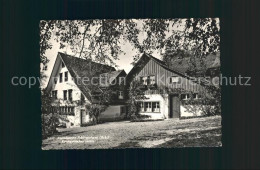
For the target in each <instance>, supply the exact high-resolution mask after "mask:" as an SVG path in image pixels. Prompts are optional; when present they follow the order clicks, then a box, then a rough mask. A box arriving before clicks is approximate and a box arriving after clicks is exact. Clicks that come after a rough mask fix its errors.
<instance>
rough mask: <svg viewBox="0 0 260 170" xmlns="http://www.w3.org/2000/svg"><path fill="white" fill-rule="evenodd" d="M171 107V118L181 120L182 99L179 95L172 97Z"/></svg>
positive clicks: (170, 99) (170, 100) (170, 98)
mask: <svg viewBox="0 0 260 170" xmlns="http://www.w3.org/2000/svg"><path fill="white" fill-rule="evenodd" d="M169 106H170V112H169V118H180V98H179V95H178V94H173V95H170V97H169Z"/></svg>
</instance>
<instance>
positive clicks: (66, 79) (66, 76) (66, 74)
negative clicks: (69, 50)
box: [64, 71, 68, 81]
mask: <svg viewBox="0 0 260 170" xmlns="http://www.w3.org/2000/svg"><path fill="white" fill-rule="evenodd" d="M64 74H65V75H64V76H65V78H64V81H68V72H67V71H66V72H65V73H64Z"/></svg>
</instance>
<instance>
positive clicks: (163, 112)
mask: <svg viewBox="0 0 260 170" xmlns="http://www.w3.org/2000/svg"><path fill="white" fill-rule="evenodd" d="M145 97H146V98H147V99H145V100H139V101H144V102H145V101H147V102H148V101H149V102H158V101H159V102H160V113H153V112H141V113H140V114H141V115H148V116H151V117H150V118H151V119H167V118H168V116H169V107H168V103H169V100H168V94H163V95H161V94H152V95H145Z"/></svg>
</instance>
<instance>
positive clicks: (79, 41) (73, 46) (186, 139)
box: [39, 18, 222, 150]
mask: <svg viewBox="0 0 260 170" xmlns="http://www.w3.org/2000/svg"><path fill="white" fill-rule="evenodd" d="M39 27H40V61H41V87H40V88H41V100H42V105H41V110H42V115H41V121H42V123H41V127H42V149H43V150H60V149H62V150H67V149H124V148H183V147H221V146H222V142H221V136H222V134H221V91H220V90H221V89H220V85H219V83H220V82H219V77H220V76H221V72H220V54H221V53H220V20H219V18H174V19H99V20H98V19H96V20H41V21H40V23H39Z"/></svg>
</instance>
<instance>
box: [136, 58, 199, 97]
mask: <svg viewBox="0 0 260 170" xmlns="http://www.w3.org/2000/svg"><path fill="white" fill-rule="evenodd" d="M151 75H152V76H155V83H156V85H157V86H158V87H159V88H160V87H161V88H164V87H166V88H169V89H177V88H181V89H183V90H187V91H191V92H194V93H196V92H199V91H200V90H202V89H203V88H202V86H201V85H199V84H198V83H195V82H194V81H192V80H191V79H190V78H189V77H188V76H186V75H181V74H178V73H177V72H173V71H172V70H170V69H167V68H165V67H163V66H161V65H160V64H158V63H157V62H156V61H155V60H153V59H151V60H150V61H149V62H148V63H147V64H146V65H145V66H144V67H143V69H141V70H140V72H139V73H137V74H136V76H135V80H137V81H138V80H140V77H142V76H151ZM172 76H176V77H178V78H179V79H180V80H179V81H180V83H170V77H172ZM146 93H147V92H146ZM149 93H156V92H155V91H152V90H151V91H150V92H149Z"/></svg>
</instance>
